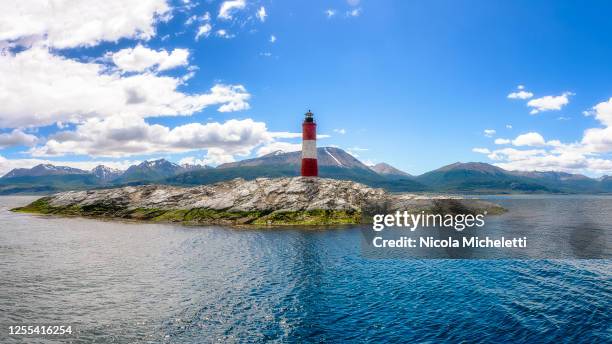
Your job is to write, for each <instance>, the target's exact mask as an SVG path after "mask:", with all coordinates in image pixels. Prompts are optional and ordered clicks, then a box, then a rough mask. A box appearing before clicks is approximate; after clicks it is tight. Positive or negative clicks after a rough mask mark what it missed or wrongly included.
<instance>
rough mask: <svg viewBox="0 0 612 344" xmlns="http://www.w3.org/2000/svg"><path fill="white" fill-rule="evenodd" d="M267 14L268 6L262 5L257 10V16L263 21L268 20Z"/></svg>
mask: <svg viewBox="0 0 612 344" xmlns="http://www.w3.org/2000/svg"><path fill="white" fill-rule="evenodd" d="M267 16H268V15H267V14H266V8H265V7H263V6H261V7H260V8H259V10H258V11H257V18H258V19H259V20H260V21H261V22H262V23H263V22H265V21H266V17H267Z"/></svg>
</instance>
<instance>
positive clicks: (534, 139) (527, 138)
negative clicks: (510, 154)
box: [512, 132, 546, 146]
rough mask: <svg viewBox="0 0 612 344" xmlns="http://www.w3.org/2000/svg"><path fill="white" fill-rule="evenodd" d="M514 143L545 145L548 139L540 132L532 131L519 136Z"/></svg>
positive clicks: (516, 144)
mask: <svg viewBox="0 0 612 344" xmlns="http://www.w3.org/2000/svg"><path fill="white" fill-rule="evenodd" d="M512 144H513V145H515V146H543V145H545V144H546V141H545V140H544V137H542V135H540V134H539V133H535V132H531V133H527V134H522V135H519V136H517V137H516V138H515V139H514V140H512Z"/></svg>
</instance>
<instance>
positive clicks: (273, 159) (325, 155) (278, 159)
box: [217, 147, 369, 170]
mask: <svg viewBox="0 0 612 344" xmlns="http://www.w3.org/2000/svg"><path fill="white" fill-rule="evenodd" d="M301 162H302V152H301V151H297V152H287V153H285V152H283V151H276V152H273V153H270V154H267V155H264V156H261V157H258V158H254V159H246V160H241V161H236V162H231V163H227V164H222V165H219V166H218V167H217V168H220V169H223V168H231V167H245V166H251V167H252V166H262V165H268V166H269V165H295V166H299V165H300V164H301ZM317 163H318V165H319V167H325V166H332V167H342V168H358V169H363V170H369V167H368V166H367V165H365V164H364V163H362V162H361V161H359V160H357V159H356V158H355V157H353V156H352V155H350V154H349V153H347V152H346V151H344V150H342V149H340V148H335V147H319V148H317Z"/></svg>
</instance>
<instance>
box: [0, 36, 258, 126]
mask: <svg viewBox="0 0 612 344" xmlns="http://www.w3.org/2000/svg"><path fill="white" fill-rule="evenodd" d="M0 75H2V78H0V104H2V108H1V109H0V127H5V128H15V127H25V126H44V125H50V124H53V123H55V122H58V121H61V122H64V123H79V122H83V121H85V120H87V119H90V118H104V117H109V116H113V115H116V114H131V115H137V116H141V117H149V116H177V115H191V114H193V113H194V112H197V111H200V110H202V109H204V108H205V107H208V106H211V105H219V108H218V110H219V111H221V112H229V111H237V110H245V109H248V108H249V104H248V99H249V98H250V94H249V93H248V92H247V91H246V89H245V88H244V87H243V86H242V85H215V86H214V87H212V88H211V90H210V91H209V92H208V93H202V94H186V93H183V92H180V91H178V90H177V88H178V87H179V86H180V84H181V83H182V82H183V81H182V79H180V78H173V77H168V76H159V75H155V74H152V73H142V74H136V75H129V76H124V75H121V74H120V73H118V72H107V70H106V68H105V66H104V65H102V64H98V63H94V62H80V61H77V60H72V59H69V58H65V57H61V56H56V55H52V54H51V53H50V52H49V51H48V50H47V49H44V48H32V49H28V50H25V51H21V52H18V53H8V54H5V55H4V56H1V55H0Z"/></svg>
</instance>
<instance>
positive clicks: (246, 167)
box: [0, 147, 612, 194]
mask: <svg viewBox="0 0 612 344" xmlns="http://www.w3.org/2000/svg"><path fill="white" fill-rule="evenodd" d="M317 154H318V163H319V175H320V176H321V177H326V178H333V179H347V180H352V181H356V182H360V183H363V184H366V185H368V186H373V187H382V188H384V189H387V190H389V191H397V192H422V191H424V192H455V193H480V194H483V193H495V194H499V193H589V194H600V193H612V177H610V176H604V177H602V178H598V179H594V178H589V177H587V176H584V175H580V174H570V173H565V172H553V171H546V172H535V171H534V172H524V171H507V170H504V169H502V168H499V167H496V166H493V165H490V164H486V163H479V162H468V163H459V162H457V163H454V164H451V165H447V166H444V167H441V168H439V169H436V170H433V171H430V172H427V173H424V174H422V175H419V176H411V175H410V174H408V173H406V172H403V171H401V170H399V169H397V168H395V167H393V166H391V165H389V164H386V163H379V164H377V165H374V166H367V165H365V164H364V163H362V162H361V161H359V160H358V159H356V158H355V157H353V156H352V155H350V154H348V153H347V152H345V151H344V150H342V149H340V148H334V147H321V148H318V150H317ZM300 163H301V152H282V151H277V152H273V153H270V154H267V155H264V156H261V157H258V158H253V159H246V160H242V161H237V162H232V163H227V164H222V165H219V166H217V167H216V168H213V167H210V166H202V165H178V164H175V163H172V162H170V161H167V160H165V159H160V160H154V161H144V162H142V163H140V164H138V165H133V166H130V167H129V168H128V169H127V170H125V171H121V170H117V169H113V168H110V167H107V166H103V165H100V166H97V167H95V168H94V169H92V170H90V171H86V170H81V169H76V168H72V167H67V166H54V165H50V164H42V165H37V166H34V167H32V168H30V169H25V168H19V169H14V170H12V171H10V172H9V173H7V174H6V175H4V176H3V177H2V178H0V194H18V193H52V192H58V191H64V190H71V189H91V188H104V187H114V186H121V185H140V184H152V183H155V184H169V185H183V186H188V185H199V184H210V183H215V182H219V181H224V180H229V179H233V178H244V179H247V180H249V179H255V178H258V177H291V176H297V175H299V173H300Z"/></svg>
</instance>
